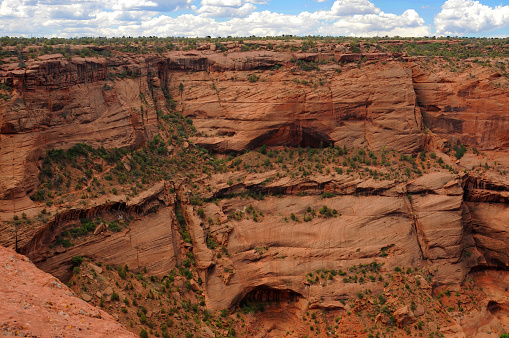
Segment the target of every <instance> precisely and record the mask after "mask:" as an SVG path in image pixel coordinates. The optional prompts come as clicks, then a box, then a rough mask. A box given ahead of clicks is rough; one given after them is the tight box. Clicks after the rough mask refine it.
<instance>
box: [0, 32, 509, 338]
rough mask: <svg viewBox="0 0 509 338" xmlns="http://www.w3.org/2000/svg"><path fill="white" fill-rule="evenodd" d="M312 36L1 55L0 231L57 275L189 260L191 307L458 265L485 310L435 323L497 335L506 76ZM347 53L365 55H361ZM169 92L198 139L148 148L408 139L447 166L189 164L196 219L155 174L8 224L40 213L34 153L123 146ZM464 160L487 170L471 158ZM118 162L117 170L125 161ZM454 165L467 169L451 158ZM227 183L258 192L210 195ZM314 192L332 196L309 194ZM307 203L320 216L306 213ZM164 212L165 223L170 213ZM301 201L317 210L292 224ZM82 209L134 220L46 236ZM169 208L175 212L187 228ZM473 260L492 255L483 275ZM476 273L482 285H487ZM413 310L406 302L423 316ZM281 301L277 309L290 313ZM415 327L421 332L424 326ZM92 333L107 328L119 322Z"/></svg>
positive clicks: (357, 144) (312, 291)
mask: <svg viewBox="0 0 509 338" xmlns="http://www.w3.org/2000/svg"><path fill="white" fill-rule="evenodd" d="M397 43H399V42H397ZM212 46H215V45H212ZM319 47H320V50H323V51H324V52H322V53H293V54H292V53H273V52H268V51H262V52H248V53H238V52H235V51H234V50H236V49H238V48H239V46H237V45H235V44H233V45H232V46H227V48H230V49H231V50H230V52H228V53H225V54H222V53H214V50H213V49H214V48H210V47H209V46H207V48H206V47H203V48H201V49H203V50H201V51H192V52H180V51H179V52H172V53H168V54H167V55H165V56H164V57H162V56H149V57H146V58H145V57H144V58H140V57H138V56H133V55H119V57H117V58H110V59H103V58H86V59H82V58H73V59H72V60H63V59H62V58H61V56H58V55H57V56H54V57H51V58H45V59H41V61H38V62H36V63H34V64H32V65H30V66H29V67H28V68H27V70H26V71H25V70H8V69H7V68H6V67H4V68H0V69H2V70H1V71H0V78H1V79H2V80H6V81H7V82H8V83H11V84H12V86H13V87H14V88H15V91H14V92H13V98H12V99H10V100H7V101H3V100H0V177H2V179H1V180H0V220H2V221H4V223H3V224H4V225H5V226H2V227H1V228H0V243H2V244H4V245H6V246H12V247H15V246H16V247H17V248H18V249H19V250H20V251H21V252H22V253H24V254H26V255H27V256H28V257H30V259H32V260H33V261H34V262H35V263H36V264H37V265H38V267H40V268H41V269H42V270H44V271H46V272H50V273H52V274H53V275H55V276H57V277H58V278H60V279H61V280H67V279H68V278H69V277H70V274H71V264H70V260H71V258H72V257H74V256H85V257H87V258H90V260H92V261H96V262H102V263H105V264H110V265H112V266H120V265H124V264H127V265H128V266H129V267H130V268H132V269H135V270H136V269H138V270H141V269H143V268H146V269H147V271H148V273H150V274H151V275H155V276H159V277H162V276H165V275H166V274H168V273H169V272H170V271H171V270H172V269H174V268H175V267H176V266H181V265H182V263H183V261H184V259H185V258H186V257H193V260H194V261H193V269H194V270H193V274H194V275H193V276H192V280H193V282H192V283H190V284H191V289H192V290H194V291H203V295H204V300H205V302H206V305H207V307H208V308H210V309H214V310H220V309H225V308H234V307H237V306H239V304H240V303H241V302H242V301H243V300H252V299H258V300H262V301H279V300H281V299H284V300H288V301H289V302H288V304H286V305H285V306H287V305H288V306H289V308H290V309H295V308H297V307H298V308H299V309H300V310H302V309H304V308H306V307H309V308H310V309H324V310H331V309H336V310H337V309H341V310H345V309H347V307H348V310H350V308H349V306H350V305H345V304H344V303H345V300H347V299H351V298H352V297H355V295H356V294H357V293H358V292H360V290H361V289H362V288H365V287H366V286H367V287H369V288H371V290H372V291H373V292H374V293H381V292H382V291H383V289H382V288H381V287H380V286H379V285H378V284H375V283H374V282H371V281H367V282H366V284H364V285H363V286H361V285H360V284H357V283H347V282H344V280H343V278H341V277H339V276H331V278H330V279H327V280H325V279H322V280H320V281H319V282H316V283H311V282H309V281H308V280H307V279H306V275H307V274H308V273H309V272H315V271H317V270H320V269H336V270H338V269H343V270H345V269H348V268H349V267H351V266H353V265H359V264H373V262H375V263H377V264H380V265H381V266H383V269H385V271H386V272H392V271H394V269H395V268H399V267H404V268H410V269H413V268H416V267H420V268H422V269H423V270H425V272H426V274H427V275H428V276H429V277H431V276H433V282H434V285H433V287H435V286H440V285H456V284H459V283H461V282H462V281H464V280H465V277H466V276H467V275H468V274H469V273H470V274H471V276H475V277H476V278H477V279H478V280H479V282H480V283H481V282H482V283H484V284H485V285H486V287H487V288H489V290H490V299H489V300H488V301H487V303H486V304H483V309H484V312H483V313H474V314H472V315H471V317H468V316H467V317H465V318H466V319H465V321H467V322H465V323H462V327H459V326H457V325H451V326H449V327H445V328H444V327H442V328H441V332H442V333H444V334H448V335H451V336H462V335H463V332H465V333H466V334H467V336H474V335H476V334H481V330H480V329H479V328H483V330H484V329H486V330H484V331H487V330H491V329H493V330H495V331H497V332H502V330H503V329H504V328H506V327H507V326H508V325H509V323H507V320H506V318H507V314H508V311H507V308H508V305H507V299H506V298H507V297H506V296H505V294H503V292H502V291H501V290H502V289H505V287H506V284H504V282H503V281H502V280H503V279H504V278H505V277H507V276H505V275H504V274H503V273H502V272H503V271H499V270H500V269H507V267H508V264H509V263H508V262H509V249H508V247H507V245H506V243H507V240H508V239H509V238H508V237H509V235H508V231H507V223H508V220H509V215H508V212H507V202H508V201H509V183H508V180H507V177H506V174H505V171H506V170H507V168H508V165H509V161H508V160H507V156H506V152H507V148H508V146H509V138H508V137H509V136H508V133H507V130H509V122H508V121H509V115H508V113H507V110H506V109H505V107H506V106H507V104H509V99H508V93H507V90H505V89H504V87H503V86H502V85H501V84H502V81H505V80H504V79H503V78H501V77H499V76H498V75H497V74H490V73H489V72H486V71H485V69H483V68H481V67H480V66H479V67H478V66H476V65H474V66H473V68H472V73H471V74H470V75H469V76H468V77H467V76H466V74H463V75H460V76H458V77H455V78H445V77H444V76H443V74H441V73H440V72H438V73H437V72H435V73H433V72H431V71H428V70H426V69H424V68H422V67H421V66H420V65H419V63H418V62H415V61H412V60H409V61H408V62H400V61H396V60H394V59H391V57H392V56H394V55H387V54H382V53H371V54H369V55H361V54H349V53H348V50H349V47H348V46H338V47H334V48H333V49H330V48H328V47H327V46H319ZM209 48H210V49H209ZM334 49H335V50H336V51H337V52H341V53H342V54H338V53H334V52H332V50H334ZM363 56H365V57H366V58H367V59H368V60H371V61H369V62H365V63H362V64H361V62H360V61H362V60H361V59H362V57H363ZM292 59H293V61H296V60H297V61H299V62H291V60H292ZM334 60H335V61H341V62H347V64H346V65H343V66H342V71H341V72H338V71H336V69H338V65H337V64H334V63H330V62H329V63H327V62H328V61H334ZM377 60H384V62H377ZM311 61H312V62H321V64H320V66H319V69H320V72H316V73H315V72H314V70H305V71H304V70H302V69H301V68H305V65H311V64H308V62H311ZM352 62H359V66H360V67H359V66H357V65H354V64H351V63H352ZM303 65H304V66H303ZM312 65H313V67H314V64H312ZM180 84H182V86H180ZM170 99H171V100H170ZM174 105H175V106H176V109H177V110H180V111H181V112H182V113H183V115H184V116H186V117H188V118H190V119H192V121H193V124H194V126H195V127H196V129H197V134H196V135H197V136H196V137H194V138H193V139H192V140H185V141H184V142H183V143H182V146H179V147H177V146H175V145H174V144H171V145H167V146H166V145H165V147H167V148H166V149H167V150H168V152H169V153H170V156H175V155H178V153H179V151H181V150H182V151H183V150H186V149H187V150H191V149H195V147H196V146H200V147H205V148H208V149H210V150H213V151H215V152H219V153H228V152H237V153H241V152H243V151H244V150H250V149H254V148H257V147H259V146H261V145H262V144H265V145H268V146H288V147H308V146H309V147H319V146H320V145H323V146H331V145H335V146H339V147H346V148H348V149H352V148H368V149H373V150H382V149H388V150H397V151H401V152H404V153H413V154H417V153H418V152H419V151H421V150H424V149H425V150H428V151H435V152H437V156H438V157H439V158H440V159H442V160H443V162H444V163H445V165H447V166H449V167H447V168H450V170H451V171H453V172H455V173H457V172H458V171H459V172H460V173H459V174H452V173H449V172H446V171H445V170H440V169H438V168H437V170H438V171H437V172H431V173H428V174H426V175H423V176H422V177H419V178H418V179H415V180H410V181H408V182H406V181H402V180H400V181H396V180H377V179H372V178H359V177H358V176H356V177H354V176H350V175H349V174H347V173H345V174H339V172H338V174H337V175H336V174H329V173H328V172H327V174H320V175H318V174H316V175H312V176H309V177H304V176H302V177H301V176H298V177H295V176H293V175H292V176H289V175H286V174H283V175H280V173H279V172H278V171H276V170H267V171H265V172H263V173H260V172H255V173H253V172H250V173H247V172H241V173H233V174H230V173H228V174H226V173H222V174H215V175H210V176H209V175H203V177H201V176H200V177H198V178H196V179H195V181H193V182H192V183H195V184H196V185H204V186H205V185H208V186H209V188H210V189H209V190H207V191H206V192H204V194H203V195H202V196H201V198H203V201H204V202H203V205H201V206H200V207H201V208H202V212H203V213H205V214H206V215H207V216H210V219H211V220H212V221H208V220H206V218H203V219H202V217H201V216H200V215H199V211H198V210H197V209H198V208H197V207H195V206H193V205H191V203H190V200H189V197H190V194H188V192H187V191H186V190H185V189H183V188H182V189H180V188H175V186H172V192H171V193H170V192H169V191H170V189H169V185H170V183H169V182H160V183H159V184H156V185H154V186H152V187H151V188H150V189H148V190H146V191H144V192H142V193H141V194H139V195H137V196H134V197H132V198H131V199H130V200H127V198H125V196H117V197H115V198H114V200H107V199H106V197H105V198H104V199H103V200H99V199H98V200H97V201H95V202H97V205H95V206H93V207H82V208H81V207H76V208H70V209H69V210H58V213H57V214H54V215H52V216H51V217H50V218H49V221H48V222H47V223H46V224H44V225H43V226H42V227H40V228H37V227H32V228H28V229H27V230H26V231H25V232H23V233H21V234H18V233H17V231H15V230H13V223H7V221H12V219H13V215H14V213H21V212H22V211H26V212H27V213H28V214H29V216H30V217H32V216H35V215H37V214H38V213H39V212H40V211H39V210H37V208H36V207H35V206H34V203H33V202H32V201H31V200H30V199H29V198H28V195H30V194H31V193H32V192H33V191H34V188H35V187H37V184H38V177H37V176H38V171H39V168H38V166H40V165H41V163H40V158H41V156H42V155H43V154H44V152H45V151H46V150H48V149H55V148H64V149H65V148H69V147H71V146H72V145H74V144H76V143H78V142H85V143H87V144H90V145H92V146H96V147H98V146H104V147H106V148H114V147H138V146H140V145H142V144H144V143H145V142H146V141H147V140H150V139H151V138H152V137H153V136H154V135H155V134H156V133H157V132H158V111H160V110H163V109H166V110H169V109H167V108H168V107H169V106H174ZM172 109H173V108H172ZM457 142H460V143H463V144H466V145H468V146H470V147H477V148H478V149H479V150H484V151H485V152H483V153H475V154H468V155H467V156H466V157H464V158H463V159H462V160H459V161H456V159H453V158H452V154H451V153H449V155H450V156H449V155H448V154H447V153H448V152H449V150H451V149H452V148H453V147H454V144H455V143H457ZM179 149H180V150H179ZM495 151H498V153H496V152H495ZM207 156H208V155H207ZM484 163H485V164H484ZM479 164H482V165H485V166H487V167H491V168H493V169H494V170H493V171H489V172H487V173H484V174H481V173H479V172H477V171H474V168H475V167H477V166H478V165H479ZM422 165H423V166H422V168H423V169H424V163H422ZM123 168H125V169H126V170H127V171H130V170H131V168H130V167H129V166H128V165H127V164H125V163H124V165H123ZM428 168H429V167H428ZM463 168H465V169H467V170H469V172H468V173H464V172H461V171H462V169H463ZM366 169H368V168H367V167H366ZM368 170H369V169H368ZM269 179H270V180H269ZM173 183H174V182H172V184H173ZM173 188H175V189H173ZM244 192H254V193H264V194H268V193H270V194H272V196H270V197H266V198H265V199H260V200H254V199H246V198H240V197H235V198H225V197H227V196H229V195H230V194H234V193H244ZM323 193H329V194H332V197H331V198H325V197H322V194H323ZM275 195H280V196H281V197H282V198H279V197H276V196H275ZM216 199H217V201H216ZM212 201H215V202H216V203H212ZM324 206H326V207H327V208H328V210H335V213H334V214H324V215H321V214H320V212H319V210H320V209H322V208H323V207H324ZM38 207H40V205H38ZM177 209H178V210H179V211H180V212H181V214H182V220H180V219H178V220H177V217H176V215H177ZM249 209H251V210H254V211H255V212H256V213H257V215H258V217H254V216H253V214H252V213H251V214H250V216H245V217H238V218H236V217H235V214H236V213H237V215H238V213H240V212H243V213H244V215H246V214H247V213H248V212H247V210H249ZM151 210H152V211H151ZM154 210H155V211H154ZM308 210H313V211H315V212H316V215H318V216H317V217H313V218H312V219H310V220H308V221H304V220H303V215H304V214H305V213H306V212H308ZM98 215H100V216H101V217H104V218H108V217H109V218H112V217H113V218H115V219H118V217H119V216H122V217H124V216H126V217H127V216H132V217H134V219H133V220H132V221H131V222H130V223H129V224H128V225H126V226H125V227H123V228H122V229H121V231H118V232H112V231H109V230H108V228H107V227H106V226H102V227H100V228H97V231H96V232H95V233H93V234H90V235H89V236H87V237H86V238H84V239H81V240H80V241H79V242H76V245H74V246H72V247H69V248H63V247H61V246H55V245H54V243H55V239H56V238H57V236H58V235H59V234H60V233H62V232H63V231H64V230H65V227H66V226H67V225H68V223H69V222H72V221H77V220H79V219H81V218H85V217H95V216H98ZM292 215H293V216H292ZM177 222H183V223H182V224H180V227H187V228H186V231H187V235H188V238H186V240H184V238H183V235H182V233H180V231H182V229H181V228H180V227H179V224H177ZM123 224H124V223H123ZM215 247H216V248H215ZM217 247H219V248H221V249H220V250H221V251H220V252H219V249H217ZM214 250H216V251H214ZM16 257H17V256H16ZM20 264H21V263H20ZM6 266H7V265H6ZM490 269H493V270H495V271H494V273H493V275H491V272H490V271H489V270H490ZM485 270H486V271H485ZM95 271H96V273H99V274H100V273H101V272H97V270H95ZM497 273H499V274H500V276H499V275H497ZM483 274H484V275H483ZM486 275H488V278H484V277H483V276H486ZM501 276H502V277H501ZM198 278H199V279H201V281H200V282H199V283H198ZM483 278H484V279H483ZM488 280H496V281H497V283H496V285H495V286H493V285H491V284H490V283H489V282H488ZM185 282H186V281H185V280H184V277H177V278H176V279H175V284H176V285H177V286H178V287H179V288H182V289H183V288H185V287H186V286H185ZM424 284H426V282H425V280H424V279H423V281H422V285H424ZM426 285H427V284H426ZM490 287H491V288H490ZM427 288H428V289H431V288H432V286H431V285H427ZM101 295H102V294H99V297H100V296H101ZM96 296H97V294H96ZM34 297H35V296H34ZM90 297H91V295H90V294H88V293H83V295H82V298H83V299H90ZM79 302H81V303H83V302H82V301H79ZM79 302H78V303H79ZM81 303H79V304H81ZM85 305H86V304H85ZM417 309H418V310H419V311H418V312H416V313H415V316H420V315H422V316H423V315H424V313H423V310H422V309H420V308H417ZM300 310H299V311H300ZM44 311H46V310H44ZM47 311H49V310H47ZM84 311H85V310H84ZM292 311H293V310H292ZM269 312H270V311H269ZM0 313H1V312H0ZM7 313H8V312H5V315H6V316H7ZM295 313H297V312H293V313H288V314H287V317H285V318H287V320H296V318H297V317H296V315H295ZM74 315H77V314H74ZM279 315H280V314H278V316H279ZM398 315H399V322H400V323H401V325H402V326H403V325H404V324H403V323H404V322H405V321H407V319H408V318H410V317H411V318H410V319H411V320H410V321H411V322H413V321H414V319H415V318H413V316H412V315H411V312H409V311H408V308H406V310H405V309H402V310H401V311H400V313H398ZM9 318H10V317H9ZM274 318H276V316H275V317H274ZM419 318H420V317H419ZM110 319H111V318H110ZM87 320H89V319H87ZM90 320H91V319H90ZM468 320H470V321H471V322H472V323H475V327H473V326H472V325H471V324H470V323H469V322H468ZM9 323H11V322H9ZM269 324H270V323H269ZM269 324H268V325H267V327H265V328H264V330H266V331H267V332H269V331H270V330H271V327H270V325H269ZM9 325H11V324H9ZM12 325H14V324H12ZM76 325H78V323H77V324H76ZM91 325H92V324H91ZM427 325H428V326H430V327H432V328H433V329H432V330H431V331H438V328H437V327H436V325H435V324H433V323H429V324H427ZM74 327H76V328H80V327H81V326H79V325H78V326H75V325H72V328H74ZM12 328H13V330H14V329H16V328H17V327H16V326H12ZM462 328H463V329H462ZM36 329H37V328H34V330H36ZM85 329H86V328H85ZM9 330H11V328H10V326H9ZM55 330H56V329H55ZM101 330H103V331H104V330H116V329H115V328H114V327H110V326H105V327H104V328H103V329H99V331H98V332H103V331H101ZM118 330H120V329H118ZM278 330H281V334H284V332H285V331H284V330H282V329H281V328H279V329H278ZM9 332H11V331H9ZM30 332H33V331H30ZM30 332H28V333H30ZM104 332H105V335H112V336H122V333H121V332H120V331H118V332H116V331H104ZM275 332H276V331H275ZM28 333H27V334H28ZM276 333H278V334H279V331H277V332H276ZM6 334H7V333H6ZM58 334H60V333H58V332H57V331H55V335H58ZM73 334H74V333H73ZM203 334H204V335H210V332H208V331H207V330H205V331H203ZM76 335H78V336H79V334H78V333H76Z"/></svg>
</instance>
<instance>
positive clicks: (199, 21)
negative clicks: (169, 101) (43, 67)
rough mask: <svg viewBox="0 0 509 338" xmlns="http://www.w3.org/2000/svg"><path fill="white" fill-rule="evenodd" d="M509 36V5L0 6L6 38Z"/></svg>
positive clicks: (66, 1)
mask: <svg viewBox="0 0 509 338" xmlns="http://www.w3.org/2000/svg"><path fill="white" fill-rule="evenodd" d="M282 34H294V35H301V36H302V35H333V36H338V35H341V36H385V35H388V36H395V35H399V36H447V35H449V36H475V37H507V36H509V0H504V1H500V0H498V1H496V0H440V1H439V0H431V1H409V0H400V1H386V0H385V1H384V0H295V1H283V0H0V36H4V35H9V36H62V37H75V36H123V35H125V36H139V35H146V36H148V35H157V36H190V37H195V36H207V35H210V36H250V35H256V36H266V35H282Z"/></svg>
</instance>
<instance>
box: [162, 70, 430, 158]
mask: <svg viewBox="0 0 509 338" xmlns="http://www.w3.org/2000/svg"><path fill="white" fill-rule="evenodd" d="M232 75H233V74H232ZM248 75H249V73H245V72H244V73H242V72H236V77H237V78H236V79H235V78H233V77H232V78H229V77H227V76H224V75H222V76H217V77H216V78H212V79H210V80H209V79H207V78H205V79H204V78H203V75H202V74H201V73H193V74H184V73H179V72H176V73H174V75H173V77H172V79H171V82H170V86H171V87H175V86H176V85H178V83H181V82H182V83H189V86H190V87H191V88H189V89H188V90H185V91H184V95H183V98H182V108H183V112H184V114H185V115H186V116H190V117H193V119H194V121H195V125H196V127H197V128H198V130H200V131H202V133H204V134H207V135H208V136H207V137H199V138H197V139H196V140H195V142H196V143H197V144H199V145H202V146H205V147H208V148H211V149H213V150H216V151H222V152H228V151H237V152H240V151H243V150H244V149H250V148H255V147H258V146H260V145H261V144H267V145H285V146H303V147H306V146H311V147H317V146H318V145H319V144H320V143H321V144H322V145H329V144H335V145H339V146H347V147H370V148H372V149H382V148H383V147H384V146H385V147H387V148H389V149H397V150H400V151H405V152H415V151H417V150H418V149H420V148H422V146H423V140H424V137H423V134H422V132H421V129H422V124H421V117H420V113H419V112H418V111H417V110H416V105H415V101H416V97H415V92H414V90H413V84H412V78H411V70H410V69H407V68H405V67H403V66H402V65H401V64H399V63H396V62H391V63H389V64H388V65H387V66H385V67H383V68H381V67H377V66H368V68H367V69H365V70H352V71H350V72H348V73H345V74H341V75H329V76H328V78H327V79H324V81H326V82H327V83H326V84H325V83H324V84H322V85H321V86H318V87H316V88H313V87H311V86H308V85H295V82H292V81H291V79H290V78H289V77H288V74H287V73H284V72H276V73H275V74H274V75H270V74H267V73H266V72H263V73H259V76H261V78H262V80H258V81H256V82H254V83H253V82H249V81H248ZM294 78H295V79H296V80H302V81H305V80H306V79H307V78H308V77H305V76H298V75H297V76H294ZM212 87H214V88H215V89H213V88H212ZM174 95H176V93H175V94H174Z"/></svg>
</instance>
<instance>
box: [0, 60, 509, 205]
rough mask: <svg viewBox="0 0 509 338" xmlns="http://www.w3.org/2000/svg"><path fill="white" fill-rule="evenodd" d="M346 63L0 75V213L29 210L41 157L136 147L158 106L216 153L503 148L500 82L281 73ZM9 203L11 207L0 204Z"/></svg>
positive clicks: (61, 63)
mask: <svg viewBox="0 0 509 338" xmlns="http://www.w3.org/2000/svg"><path fill="white" fill-rule="evenodd" d="M379 54H380V55H379ZM349 55H350V54H337V53H336V54H334V53H276V52H270V51H259V52H247V53H237V52H232V53H228V54H226V55H223V54H220V53H215V52H211V51H192V52H180V51H178V52H172V53H168V54H167V55H166V56H165V57H156V56H149V57H146V58H145V57H137V56H130V55H129V56H128V55H122V56H121V57H116V58H79V57H74V58H73V59H71V60H67V59H63V58H62V57H61V56H60V57H59V56H58V55H56V56H52V57H51V58H43V59H41V61H34V62H33V63H31V64H30V65H29V67H28V68H27V70H12V69H10V68H9V66H5V67H3V68H0V78H1V79H2V81H5V82H6V83H11V84H12V86H14V87H15V88H16V91H15V92H14V94H13V98H12V99H10V100H9V101H6V102H0V137H1V143H2V147H1V148H0V175H1V177H4V178H5V179H3V180H2V181H1V182H0V198H2V199H3V200H4V201H3V203H0V207H1V208H3V209H4V210H12V209H13V208H14V209H19V210H21V209H20V208H23V207H25V208H26V206H25V205H26V204H29V201H28V202H27V201H24V202H23V199H22V198H23V196H25V195H26V194H27V193H28V194H30V193H31V192H32V191H33V189H34V187H35V186H36V185H37V182H38V181H37V160H38V159H39V158H40V157H41V155H42V154H43V152H44V151H45V150H47V149H53V148H64V149H65V148H69V147H70V146H72V145H74V144H76V143H78V142H85V143H88V144H90V145H93V146H104V147H106V148H112V147H128V146H139V145H141V144H143V143H144V142H145V141H146V140H148V139H151V138H152V137H153V136H154V135H155V134H156V133H157V110H158V109H161V108H162V107H164V106H165V105H167V103H166V102H165V101H166V99H165V95H166V94H169V95H170V97H171V98H173V100H174V101H176V103H177V104H178V107H179V108H181V109H182V112H183V113H184V115H186V116H189V117H191V118H193V120H194V121H195V125H196V127H197V129H198V131H199V132H200V133H201V135H202V136H201V137H197V138H196V139H195V140H194V141H195V142H196V143H197V144H198V145H201V146H205V147H207V148H210V149H213V150H216V151H222V152H229V151H237V152H241V151H243V150H245V149H251V148H255V147H257V146H260V145H261V144H267V145H289V146H297V145H300V146H318V145H319V144H320V143H321V144H323V145H329V144H336V145H340V146H343V145H346V146H347V147H369V148H371V149H381V148H383V147H386V148H387V149H395V150H400V151H404V152H417V151H420V150H421V149H422V148H423V147H424V145H425V143H426V142H430V138H431V139H435V141H433V142H431V144H435V145H437V146H438V140H440V139H443V138H445V139H447V140H449V142H451V143H452V142H456V141H460V142H462V143H464V144H467V145H470V146H476V147H478V148H479V149H502V148H507V146H508V144H509V140H508V138H507V137H508V136H507V133H506V132H505V131H506V130H507V129H508V128H507V127H508V125H507V124H508V123H509V122H508V118H507V112H506V111H505V110H504V107H505V106H506V105H507V103H508V100H509V98H508V94H507V91H504V89H503V87H502V86H501V85H500V83H501V81H504V80H503V77H501V76H499V75H500V74H491V73H489V72H485V71H484V69H483V68H482V67H476V66H474V67H473V70H472V72H471V73H470V75H469V76H470V77H471V78H466V76H467V75H466V74H463V75H461V76H459V77H454V78H447V79H444V75H443V74H441V73H438V74H437V73H431V72H430V71H427V70H426V69H424V68H422V67H420V66H419V65H418V63H413V62H408V63H402V62H399V61H390V58H392V57H394V56H395V55H390V54H383V55H382V53H378V54H377V53H372V54H351V55H352V56H356V57H359V58H362V57H365V58H366V59H367V60H371V59H373V60H377V59H384V60H388V61H387V62H385V61H384V64H381V63H376V61H369V62H367V63H366V64H364V65H363V66H362V67H361V68H360V69H359V68H357V67H356V66H353V65H351V64H347V65H345V66H344V67H343V71H342V72H341V74H337V73H336V72H335V71H334V70H335V69H336V68H337V67H335V66H330V65H329V64H326V65H323V66H320V70H321V73H320V74H314V73H313V72H310V71H307V72H302V71H301V70H300V69H299V67H298V66H296V65H294V64H293V63H291V62H290V60H292V59H293V60H298V61H302V62H310V61H313V62H319V61H332V60H336V59H337V60H339V59H341V58H342V57H347V56H349ZM347 59H348V58H347ZM343 61H344V62H353V61H355V60H349V59H348V60H346V59H345V60H343ZM273 67H276V68H277V67H280V68H278V69H275V70H273V71H271V70H270V69H272V68H273ZM281 67H282V68H281ZM253 76H254V77H253ZM154 79H155V80H154ZM249 79H250V80H249ZM154 81H155V82H154ZM499 82H500V83H499ZM181 83H182V84H183V85H184V88H183V91H182V92H181V91H180V89H179V85H180V84H181ZM163 91H164V93H163ZM141 107H143V108H141ZM479 116H481V117H482V119H481V120H479ZM423 119H424V120H423ZM423 121H424V124H423ZM424 125H425V126H426V127H427V129H428V130H429V131H430V132H431V133H430V134H429V135H428V136H426V135H425V133H424ZM14 197H16V198H19V200H18V203H17V206H16V205H12V204H11V203H7V202H5V200H8V199H9V200H12V199H13V198H14Z"/></svg>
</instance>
